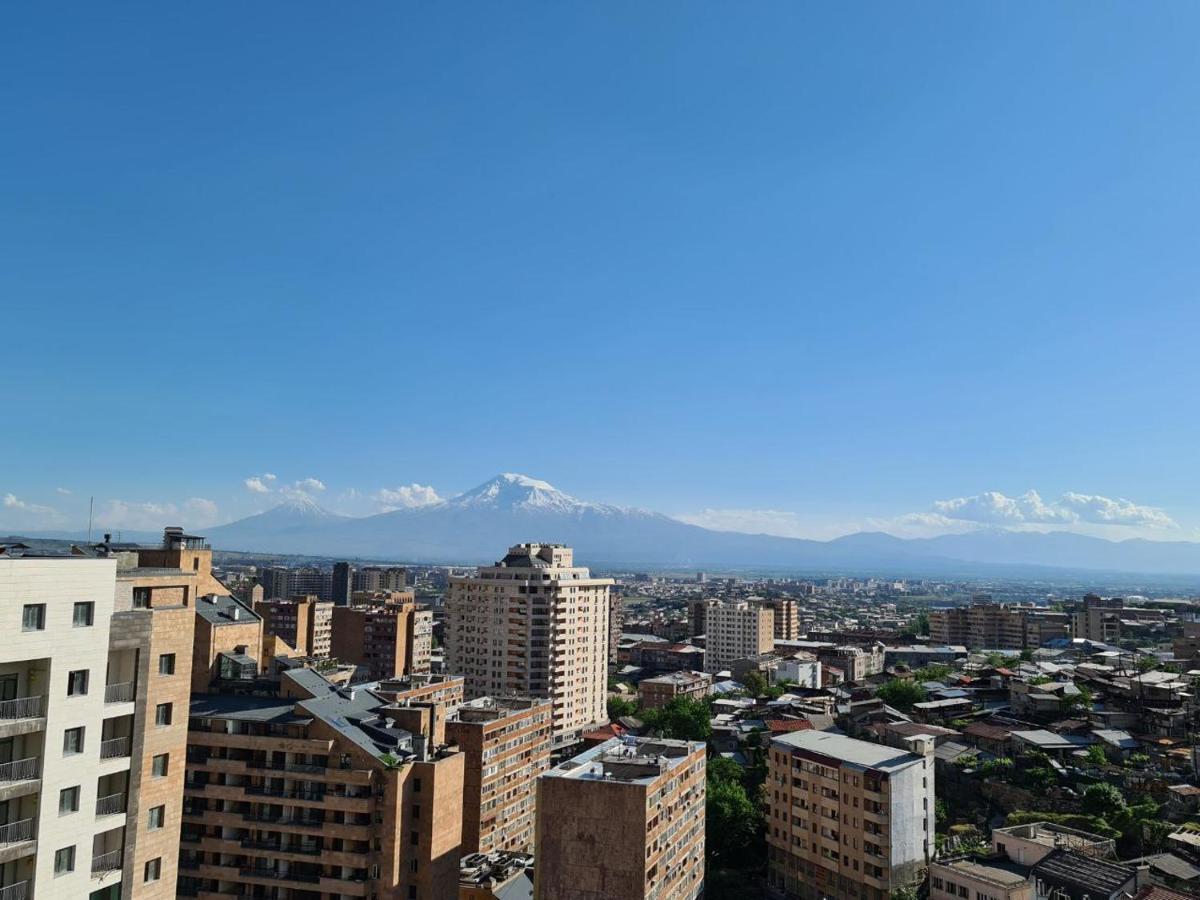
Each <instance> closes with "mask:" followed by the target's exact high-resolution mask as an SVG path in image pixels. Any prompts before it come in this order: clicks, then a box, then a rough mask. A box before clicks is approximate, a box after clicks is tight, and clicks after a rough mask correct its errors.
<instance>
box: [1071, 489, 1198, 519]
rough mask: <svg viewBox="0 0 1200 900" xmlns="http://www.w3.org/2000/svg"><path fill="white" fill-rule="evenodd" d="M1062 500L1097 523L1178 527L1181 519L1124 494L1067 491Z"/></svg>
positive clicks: (1079, 517) (1085, 517) (1084, 516)
mask: <svg viewBox="0 0 1200 900" xmlns="http://www.w3.org/2000/svg"><path fill="white" fill-rule="evenodd" d="M1059 503H1060V504H1061V505H1062V506H1063V507H1064V508H1066V509H1069V510H1070V511H1071V512H1072V513H1074V514H1075V516H1076V517H1077V518H1078V519H1079V520H1080V521H1083V522H1091V523H1093V524H1096V525H1138V526H1142V527H1145V528H1178V527H1179V525H1178V523H1177V522H1176V521H1175V520H1174V519H1172V518H1171V517H1170V516H1169V515H1167V514H1166V513H1165V512H1164V511H1163V510H1161V509H1159V508H1158V507H1156V506H1140V505H1138V504H1136V503H1134V502H1133V501H1131V500H1126V499H1124V498H1123V497H1117V498H1115V499H1114V498H1110V497H1101V496H1100V495H1099V494H1077V493H1075V492H1073V491H1068V492H1067V493H1065V494H1063V495H1062V499H1061V500H1060V501H1059Z"/></svg>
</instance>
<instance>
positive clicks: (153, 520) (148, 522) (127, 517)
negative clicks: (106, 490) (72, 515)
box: [96, 497, 219, 531]
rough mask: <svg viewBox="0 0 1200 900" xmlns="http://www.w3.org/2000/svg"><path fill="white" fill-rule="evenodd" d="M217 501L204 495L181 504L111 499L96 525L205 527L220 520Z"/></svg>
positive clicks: (137, 528) (154, 528)
mask: <svg viewBox="0 0 1200 900" xmlns="http://www.w3.org/2000/svg"><path fill="white" fill-rule="evenodd" d="M218 516H219V513H218V509H217V504H216V503H215V502H213V501H212V500H207V499H205V498H204V497H190V498H188V499H187V500H185V501H183V502H182V503H178V504H176V503H152V502H149V503H141V502H136V501H129V500H109V501H108V504H107V505H106V506H105V507H104V508H103V509H101V511H100V512H99V513H97V515H96V524H97V525H100V526H102V527H105V528H128V529H132V530H135V531H157V530H159V529H160V528H163V527H164V526H167V525H182V526H183V527H185V528H204V527H206V526H208V525H213V524H216V522H217V521H218Z"/></svg>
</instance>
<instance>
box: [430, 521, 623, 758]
mask: <svg viewBox="0 0 1200 900" xmlns="http://www.w3.org/2000/svg"><path fill="white" fill-rule="evenodd" d="M612 584H613V581H612V579H611V578H592V576H591V573H590V572H589V571H588V570H587V569H586V568H583V567H579V566H576V565H575V564H574V555H573V553H572V551H571V548H569V547H565V546H563V545H562V544H518V545H516V546H514V547H511V548H509V551H508V554H507V555H506V556H505V557H504V559H502V560H500V561H499V562H497V563H496V564H495V565H494V566H483V567H481V568H480V569H479V574H478V575H476V576H474V577H454V578H451V579H450V592H449V595H448V596H447V598H446V667H447V669H448V670H449V671H451V672H460V673H462V674H463V676H464V677H465V679H466V691H467V697H468V698H475V697H484V696H488V695H494V696H499V695H507V694H523V695H527V696H533V697H546V698H549V700H550V701H551V703H552V705H553V716H554V722H553V731H554V739H555V743H556V745H563V744H569V743H574V742H575V741H576V740H577V739H578V738H579V737H580V735H582V733H583V732H584V730H585V729H586V728H587V727H588V726H590V725H593V724H595V723H597V722H602V721H604V720H605V719H606V718H607V716H606V714H605V697H606V691H607V684H608V647H609V630H608V616H609V593H610V590H611V587H612Z"/></svg>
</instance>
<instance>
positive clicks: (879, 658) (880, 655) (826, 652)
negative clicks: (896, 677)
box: [817, 644, 886, 681]
mask: <svg viewBox="0 0 1200 900" xmlns="http://www.w3.org/2000/svg"><path fill="white" fill-rule="evenodd" d="M885 650H886V648H885V647H884V646H883V644H871V645H868V646H865V647H854V646H844V647H821V648H818V649H817V659H818V660H819V661H820V662H821V663H822V664H823V665H825V666H832V667H833V668H835V669H840V670H841V672H842V675H843V677H844V678H845V680H846V681H862V680H863V679H865V678H870V677H871V676H872V675H878V674H880V673H881V672H882V671H883V669H884V661H885V658H886V654H885Z"/></svg>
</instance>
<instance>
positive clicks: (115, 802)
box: [96, 793, 125, 816]
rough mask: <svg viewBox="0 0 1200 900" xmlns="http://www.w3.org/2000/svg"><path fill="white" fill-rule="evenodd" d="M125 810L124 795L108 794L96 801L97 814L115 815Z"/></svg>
mask: <svg viewBox="0 0 1200 900" xmlns="http://www.w3.org/2000/svg"><path fill="white" fill-rule="evenodd" d="M123 812H125V795H124V794H123V793H122V794H109V795H108V796H107V797H101V798H100V799H99V800H97V801H96V815H97V816H115V815H119V814H120V813H123Z"/></svg>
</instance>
